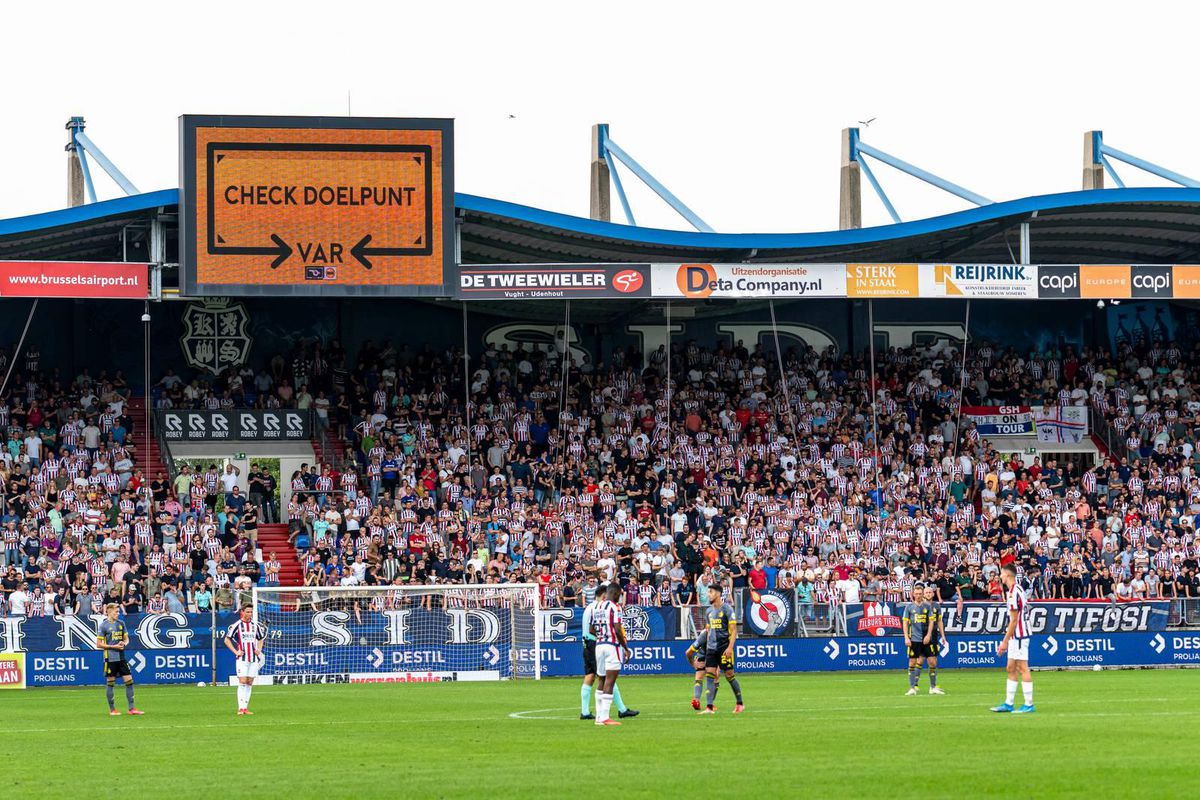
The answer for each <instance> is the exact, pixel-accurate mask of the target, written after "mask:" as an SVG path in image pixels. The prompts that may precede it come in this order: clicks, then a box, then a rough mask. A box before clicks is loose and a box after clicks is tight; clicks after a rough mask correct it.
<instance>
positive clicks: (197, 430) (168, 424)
mask: <svg viewBox="0 0 1200 800" xmlns="http://www.w3.org/2000/svg"><path fill="white" fill-rule="evenodd" d="M156 414H157V415H158V425H159V430H161V431H162V434H163V437H164V438H165V439H166V440H167V441H168V442H226V441H256V442H261V441H270V442H274V441H300V442H302V441H307V440H308V439H311V438H312V417H311V415H310V413H309V412H308V411H297V410H296V409H277V410H265V411H259V410H240V409H217V410H213V411H210V410H207V409H197V410H181V411H158V412H156Z"/></svg>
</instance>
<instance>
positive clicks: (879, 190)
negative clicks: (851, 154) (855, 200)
mask: <svg viewBox="0 0 1200 800" xmlns="http://www.w3.org/2000/svg"><path fill="white" fill-rule="evenodd" d="M858 168H859V169H861V170H862V173H863V175H866V176H867V182H868V183H870V184H871V188H872V189H874V190H875V194H877V195H879V199H880V200H882V201H883V207H884V208H886V209H887V212H888V215H889V216H891V218H892V222H900V215H899V214H897V213H896V207H895V206H893V205H892V201H891V200H889V199H888V196H887V194H886V193H885V192H884V191H883V187H882V186H880V185H879V181H877V180H875V173H874V172H872V171H871V168H870V167H868V166H867V162H866V161H863V160H862V159H861V158H860V159H858Z"/></svg>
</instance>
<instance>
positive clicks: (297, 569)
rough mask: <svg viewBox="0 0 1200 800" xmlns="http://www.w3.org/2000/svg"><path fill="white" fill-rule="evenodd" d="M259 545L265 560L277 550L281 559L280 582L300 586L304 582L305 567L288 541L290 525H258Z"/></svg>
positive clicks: (284, 584)
mask: <svg viewBox="0 0 1200 800" xmlns="http://www.w3.org/2000/svg"><path fill="white" fill-rule="evenodd" d="M258 547H259V549H260V550H261V551H262V555H263V561H266V560H267V559H268V558H269V557H270V554H271V551H274V552H275V557H276V558H278V559H279V583H280V585H282V586H300V585H302V584H303V583H304V569H303V568H302V567H301V566H300V559H299V558H297V557H296V548H294V547H292V546H291V545H290V544H289V543H288V526H287V525H284V524H282V523H273V524H260V525H259V526H258Z"/></svg>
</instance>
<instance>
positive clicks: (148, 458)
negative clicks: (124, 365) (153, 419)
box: [125, 397, 173, 481]
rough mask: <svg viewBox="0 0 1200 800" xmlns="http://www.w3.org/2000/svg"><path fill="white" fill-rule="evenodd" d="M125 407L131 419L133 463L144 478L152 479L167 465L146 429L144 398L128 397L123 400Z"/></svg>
mask: <svg viewBox="0 0 1200 800" xmlns="http://www.w3.org/2000/svg"><path fill="white" fill-rule="evenodd" d="M125 408H126V412H127V413H128V414H129V416H130V417H131V418H132V419H133V432H132V433H131V434H130V437H129V438H130V440H131V441H132V442H133V446H134V455H135V457H134V463H135V464H137V467H138V469H140V470H141V471H142V474H143V475H145V476H146V480H147V481H152V480H154V476H156V475H157V474H158V473H159V472H162V473H163V474H166V472H167V465H166V460H165V459H164V458H163V456H162V453H161V452H160V451H159V449H158V441H157V440H156V439H155V438H154V436H153V435H151V433H150V431H148V430H146V423H145V420H146V417H145V409H146V400H145V398H143V397H130V398H129V399H128V400H127V401H126V402H125ZM172 478H173V476H171V475H167V479H168V480H171V479H172Z"/></svg>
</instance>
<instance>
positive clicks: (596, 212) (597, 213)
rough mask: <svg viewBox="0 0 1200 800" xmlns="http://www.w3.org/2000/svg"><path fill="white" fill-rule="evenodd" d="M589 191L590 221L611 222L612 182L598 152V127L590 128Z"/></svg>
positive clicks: (605, 163) (601, 155)
mask: <svg viewBox="0 0 1200 800" xmlns="http://www.w3.org/2000/svg"><path fill="white" fill-rule="evenodd" d="M590 179H591V191H590V192H589V198H590V202H589V212H588V216H589V217H590V218H591V219H598V220H602V221H604V222H611V221H612V197H611V192H612V180H611V176H610V175H609V174H608V162H607V161H605V160H604V153H602V152H600V126H599V125H593V126H592V165H591V178H590Z"/></svg>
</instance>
